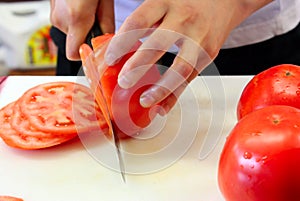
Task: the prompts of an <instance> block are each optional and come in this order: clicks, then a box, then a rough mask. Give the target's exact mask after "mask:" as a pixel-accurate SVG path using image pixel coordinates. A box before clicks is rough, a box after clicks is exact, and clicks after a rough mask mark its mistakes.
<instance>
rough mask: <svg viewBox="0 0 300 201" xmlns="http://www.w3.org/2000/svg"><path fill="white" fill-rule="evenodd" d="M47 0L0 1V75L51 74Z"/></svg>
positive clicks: (52, 47) (53, 58)
mask: <svg viewBox="0 0 300 201" xmlns="http://www.w3.org/2000/svg"><path fill="white" fill-rule="evenodd" d="M49 31H50V0H31V1H28V0H27V1H26V0H23V1H21V0H19V1H16V0H6V1H1V0H0V76H1V75H55V66H56V61H57V58H56V54H57V48H56V46H55V45H54V43H53V41H52V39H51V37H50V33H49Z"/></svg>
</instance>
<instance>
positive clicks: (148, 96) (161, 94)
mask: <svg viewBox="0 0 300 201" xmlns="http://www.w3.org/2000/svg"><path fill="white" fill-rule="evenodd" d="M179 42H180V51H179V53H178V55H177V56H176V58H175V59H174V62H173V64H172V66H171V67H170V68H169V69H168V70H167V71H166V72H165V73H164V74H163V76H162V78H161V79H160V80H159V81H158V82H157V83H156V85H154V86H152V87H151V88H150V89H148V90H147V91H145V92H144V93H143V94H142V96H141V100H140V102H141V105H142V106H144V107H151V106H153V105H155V104H157V103H159V102H160V101H162V100H163V99H165V98H166V97H167V96H169V95H170V94H171V93H172V92H173V91H175V90H176V89H177V88H178V87H179V86H180V85H182V84H183V83H184V82H185V81H186V80H187V79H188V78H189V77H190V75H191V74H192V73H193V71H194V70H196V69H197V65H198V60H199V58H202V57H203V56H202V54H204V55H205V52H203V50H202V49H201V48H200V47H199V46H198V45H197V43H195V42H194V41H192V40H191V39H189V38H187V37H185V38H184V39H180V40H179Z"/></svg>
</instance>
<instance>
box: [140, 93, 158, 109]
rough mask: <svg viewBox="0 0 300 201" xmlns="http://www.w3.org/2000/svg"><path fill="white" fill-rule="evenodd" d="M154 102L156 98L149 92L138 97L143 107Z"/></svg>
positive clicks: (149, 105)
mask: <svg viewBox="0 0 300 201" xmlns="http://www.w3.org/2000/svg"><path fill="white" fill-rule="evenodd" d="M155 102H156V100H155V99H154V98H153V96H151V95H150V94H145V95H142V96H141V97H140V104H141V105H142V106H143V107H145V108H148V107H151V106H152V105H153V104H154V103H155Z"/></svg>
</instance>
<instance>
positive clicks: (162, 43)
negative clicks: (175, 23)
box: [118, 29, 182, 88]
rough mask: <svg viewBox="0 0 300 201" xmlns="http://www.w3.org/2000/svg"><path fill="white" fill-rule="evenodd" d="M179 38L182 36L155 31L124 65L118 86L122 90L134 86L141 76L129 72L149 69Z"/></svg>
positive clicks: (160, 30) (164, 31)
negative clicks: (141, 67) (142, 67)
mask: <svg viewBox="0 0 300 201" xmlns="http://www.w3.org/2000/svg"><path fill="white" fill-rule="evenodd" d="M180 37H182V36H181V35H180V34H178V33H175V32H172V31H169V30H163V29H156V30H155V31H154V32H153V33H152V34H151V35H150V36H149V38H148V39H147V40H146V41H144V43H143V44H142V45H141V46H140V48H139V49H138V51H136V52H135V54H134V55H133V56H131V58H130V59H129V60H128V61H127V62H126V63H125V64H124V66H123V68H122V70H121V72H120V74H119V80H118V83H119V85H120V86H121V87H123V88H130V87H132V86H133V85H135V84H136V82H137V81H138V80H139V79H140V78H141V77H142V76H143V74H142V73H131V72H133V70H134V69H135V68H138V67H140V66H148V67H151V64H153V63H156V62H157V60H158V59H159V58H160V57H162V55H163V54H164V53H165V52H167V51H168V49H169V48H170V47H171V46H172V45H173V44H174V43H175V42H176V41H177V40H178V39H179V38H180ZM141 72H142V71H141ZM143 72H145V71H143Z"/></svg>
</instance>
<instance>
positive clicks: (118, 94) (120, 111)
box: [81, 34, 160, 137]
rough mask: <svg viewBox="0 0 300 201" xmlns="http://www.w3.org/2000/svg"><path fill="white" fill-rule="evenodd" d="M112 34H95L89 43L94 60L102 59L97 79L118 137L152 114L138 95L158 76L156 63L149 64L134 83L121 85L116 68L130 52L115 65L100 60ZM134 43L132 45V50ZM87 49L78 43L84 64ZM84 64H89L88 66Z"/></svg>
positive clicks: (139, 126) (146, 122) (138, 127)
mask: <svg viewBox="0 0 300 201" xmlns="http://www.w3.org/2000/svg"><path fill="white" fill-rule="evenodd" d="M112 37H113V34H106V35H103V36H99V37H96V38H94V39H93V40H92V44H93V49H94V52H95V55H96V59H97V61H102V62H101V65H102V66H101V69H105V70H104V73H103V74H102V77H101V78H100V82H101V85H102V88H103V92H104V96H105V98H106V102H107V103H108V105H109V110H110V114H111V116H112V117H113V123H114V124H115V125H116V127H117V128H118V130H119V131H121V133H120V132H119V133H118V134H119V135H120V137H125V136H126V135H129V136H131V135H134V134H136V133H138V132H139V131H140V130H141V129H142V128H145V127H146V126H147V125H149V124H150V122H151V120H152V119H153V118H154V115H155V113H151V109H152V108H144V107H142V106H141V105H140V101H139V99H140V96H141V94H142V93H143V92H144V91H145V90H146V89H148V88H149V87H150V86H151V85H153V84H154V83H155V82H157V81H158V79H160V73H159V71H158V69H157V68H156V66H153V67H152V68H151V69H150V70H149V71H148V72H146V73H145V75H144V76H143V77H142V79H141V80H140V81H139V82H138V83H137V84H136V85H135V86H133V87H131V88H129V89H123V88H121V87H120V86H119V85H118V83H117V80H118V75H119V72H120V71H121V69H122V67H123V65H124V63H125V62H126V61H127V60H128V59H129V58H130V57H131V56H132V55H133V53H134V52H130V53H128V54H126V55H124V56H123V57H122V59H120V61H119V62H117V63H116V64H115V65H113V66H106V65H105V63H104V62H103V60H104V52H105V51H104V50H105V48H106V45H107V43H108V42H109V41H110V39H111V38H112ZM138 45H139V44H137V46H138ZM137 46H136V47H135V48H133V49H134V50H135V49H136V48H137ZM90 53H91V49H90V48H89V47H88V46H87V45H83V46H82V47H81V58H82V60H83V63H84V64H86V63H85V61H86V59H87V56H88V55H89V54H90ZM86 67H87V68H89V66H86Z"/></svg>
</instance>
